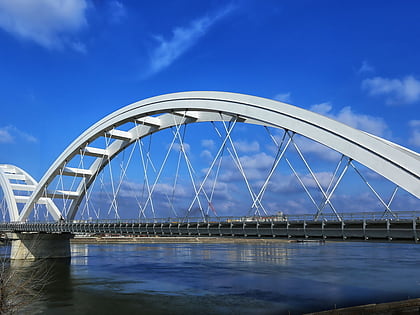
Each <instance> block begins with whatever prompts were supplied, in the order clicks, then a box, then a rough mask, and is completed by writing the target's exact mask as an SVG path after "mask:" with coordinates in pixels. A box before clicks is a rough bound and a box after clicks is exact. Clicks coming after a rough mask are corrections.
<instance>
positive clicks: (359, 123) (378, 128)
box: [310, 102, 389, 137]
mask: <svg viewBox="0 0 420 315" xmlns="http://www.w3.org/2000/svg"><path fill="white" fill-rule="evenodd" d="M310 110H312V111H314V112H317V113H319V114H322V115H325V116H328V117H330V118H332V119H335V120H338V121H340V122H342V123H345V124H346V125H349V126H351V127H353V128H356V129H360V130H363V131H366V132H369V133H372V134H374V135H377V136H381V137H383V136H387V133H388V132H389V127H388V125H387V124H386V123H385V121H384V120H383V119H382V118H381V117H374V116H370V115H365V114H359V113H356V112H354V111H353V110H352V108H351V107H350V106H346V107H343V108H342V109H341V110H340V111H339V112H338V113H333V112H332V110H333V106H332V105H331V104H330V103H328V102H325V103H321V104H315V105H312V106H311V107H310Z"/></svg>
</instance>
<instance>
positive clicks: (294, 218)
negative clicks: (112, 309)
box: [0, 211, 420, 225]
mask: <svg viewBox="0 0 420 315" xmlns="http://www.w3.org/2000/svg"><path fill="white" fill-rule="evenodd" d="M418 219H420V211H394V212H389V211H383V212H378V211H376V212H373V211H372V212H348V213H346V212H345V213H338V214H337V215H336V214H334V213H328V214H320V215H319V216H316V215H314V214H291V215H288V214H278V215H268V216H214V217H211V216H207V217H166V218H140V219H89V220H73V221H72V222H67V221H59V222H56V221H30V222H29V221H28V222H26V223H92V224H102V223H113V224H114V223H213V222H214V223H215V222H217V223H230V222H301V221H306V222H310V221H313V222H322V221H324V222H346V221H364V220H369V221H383V220H391V221H399V220H418ZM6 223H17V224H22V223H23V222H3V223H0V225H2V224H6ZM23 224H25V223H23Z"/></svg>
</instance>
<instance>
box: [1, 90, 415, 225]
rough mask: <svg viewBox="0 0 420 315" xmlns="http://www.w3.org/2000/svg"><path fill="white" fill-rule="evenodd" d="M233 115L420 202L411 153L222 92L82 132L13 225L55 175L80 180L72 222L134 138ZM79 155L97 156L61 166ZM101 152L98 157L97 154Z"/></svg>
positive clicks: (134, 110) (169, 101)
mask: <svg viewBox="0 0 420 315" xmlns="http://www.w3.org/2000/svg"><path fill="white" fill-rule="evenodd" d="M233 117H237V118H239V121H242V122H245V123H253V124H261V125H268V126H273V127H278V128H283V129H286V130H290V131H293V132H295V133H297V134H301V135H303V136H305V137H307V138H309V139H312V140H314V141H316V142H319V143H321V144H324V145H326V146H328V147H330V148H332V149H334V150H336V151H338V152H340V153H342V154H343V155H345V156H347V157H349V158H351V159H353V160H356V161H358V162H359V163H361V164H363V165H365V166H366V167H368V168H370V169H371V170H373V171H375V172H376V173H378V174H380V175H382V176H384V177H385V178H387V179H389V180H390V181H392V182H394V183H395V184H396V185H398V186H400V187H402V188H403V189H405V190H406V191H408V192H409V193H411V194H413V195H414V196H416V197H417V198H420V155H419V154H418V153H416V152H413V151H411V150H409V149H407V148H404V147H402V146H399V145H397V144H394V143H392V142H390V141H387V140H384V139H381V138H379V137H377V136H374V135H371V134H369V133H366V132H363V131H360V130H357V129H354V128H352V127H349V126H347V125H345V124H343V123H340V122H338V121H335V120H333V119H331V118H328V117H325V116H322V115H319V114H317V113H313V112H311V111H308V110H305V109H302V108H298V107H296V106H292V105H288V104H285V103H282V102H278V101H273V100H269V99H265V98H260V97H255V96H250V95H243V94H235V93H227V92H182V93H174V94H167V95H161V96H157V97H152V98H149V99H145V100H142V101H139V102H136V103H133V104H131V105H128V106H126V107H123V108H121V109H119V110H117V111H115V112H114V113H112V114H110V115H108V116H106V117H105V118H103V119H102V120H100V121H98V122H97V123H96V124H94V125H93V126H92V127H90V128H89V129H87V130H86V131H85V132H84V133H82V134H81V135H80V136H79V137H78V138H77V139H76V140H75V141H74V142H73V143H72V144H70V145H69V146H68V147H67V149H66V150H65V151H63V152H62V154H61V155H60V156H59V157H58V158H57V160H56V161H55V162H54V163H53V164H52V165H51V167H50V168H49V170H48V171H47V172H46V174H45V175H44V177H43V178H42V179H41V181H40V182H39V185H38V186H37V188H36V189H35V191H34V193H33V194H32V196H31V198H30V199H29V201H28V203H27V204H26V206H25V207H24V209H23V210H22V212H21V213H20V215H19V218H18V221H24V220H25V219H26V218H27V217H28V216H29V214H30V213H31V211H32V209H33V207H34V205H35V204H36V203H37V201H38V200H39V199H40V198H42V197H43V196H44V195H43V194H45V191H46V189H47V188H48V185H49V183H51V182H52V181H53V180H54V178H55V177H56V176H58V175H59V174H63V173H65V174H64V175H66V174H68V175H70V174H71V173H72V174H73V175H77V176H83V179H84V180H83V181H82V183H81V184H80V185H79V187H78V188H77V191H75V192H68V195H69V196H71V198H72V199H74V201H73V203H72V208H71V209H70V212H69V215H68V217H67V219H69V220H72V219H73V218H74V216H75V214H76V212H77V209H78V206H79V204H80V202H81V200H82V199H83V197H84V194H85V191H86V190H87V188H89V185H90V184H91V183H92V181H93V179H94V178H95V177H96V176H97V174H98V173H99V172H100V170H102V169H103V167H104V166H105V165H106V164H107V163H108V162H109V161H110V160H111V159H112V158H113V157H115V156H116V155H117V154H118V153H119V152H121V151H122V150H124V148H126V147H127V146H129V145H130V144H131V143H133V142H134V141H136V140H137V139H139V138H142V137H145V136H147V135H150V134H152V133H154V132H157V131H159V130H163V129H166V128H169V127H172V126H178V125H180V124H187V123H195V122H203V121H228V120H231V119H232V118H233ZM129 121H136V123H137V124H138V125H137V126H136V127H134V128H133V129H131V130H129V131H122V130H118V129H117V128H118V126H120V125H122V124H124V123H126V122H129ZM104 135H107V136H108V137H112V138H114V139H117V140H116V141H115V142H113V143H112V144H110V145H109V146H108V147H107V148H104V149H99V148H92V147H89V146H88V145H89V143H92V142H93V141H94V140H95V139H97V138H98V137H101V136H104ZM81 152H85V153H86V154H87V155H90V156H96V157H97V159H96V161H95V162H94V163H93V164H92V166H91V167H90V169H88V170H76V169H73V170H69V169H68V168H66V162H67V161H69V160H71V159H72V158H73V157H74V156H76V155H77V154H80V153H81ZM101 153H103V154H104V155H103V156H101ZM3 187H4V186H3ZM77 196H78V197H77ZM14 215H15V214H14Z"/></svg>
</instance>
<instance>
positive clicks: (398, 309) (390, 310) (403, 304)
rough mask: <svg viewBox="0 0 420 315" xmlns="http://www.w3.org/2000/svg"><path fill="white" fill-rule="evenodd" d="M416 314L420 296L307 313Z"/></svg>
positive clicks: (335, 314) (339, 314)
mask: <svg viewBox="0 0 420 315" xmlns="http://www.w3.org/2000/svg"><path fill="white" fill-rule="evenodd" d="M364 314H369V315H372V314H373V315H397V314H398V315H400V314H404V315H414V314H416V315H417V314H420V298H418V299H411V300H405V301H398V302H390V303H381V304H367V305H360V306H353V307H347V308H338V309H334V310H328V311H323V312H316V313H308V314H306V315H364Z"/></svg>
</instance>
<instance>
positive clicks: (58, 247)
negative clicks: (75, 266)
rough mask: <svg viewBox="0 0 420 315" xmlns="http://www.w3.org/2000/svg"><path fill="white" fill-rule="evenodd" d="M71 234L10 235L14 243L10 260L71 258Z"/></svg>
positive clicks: (8, 236)
mask: <svg viewBox="0 0 420 315" xmlns="http://www.w3.org/2000/svg"><path fill="white" fill-rule="evenodd" d="M72 237H73V235H72V234H70V233H32V232H31V233H26V232H21V233H8V235H7V238H9V239H10V240H11V241H12V248H11V252H10V259H13V260H35V259H39V258H69V257H71V252H70V239H71V238H72Z"/></svg>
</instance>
